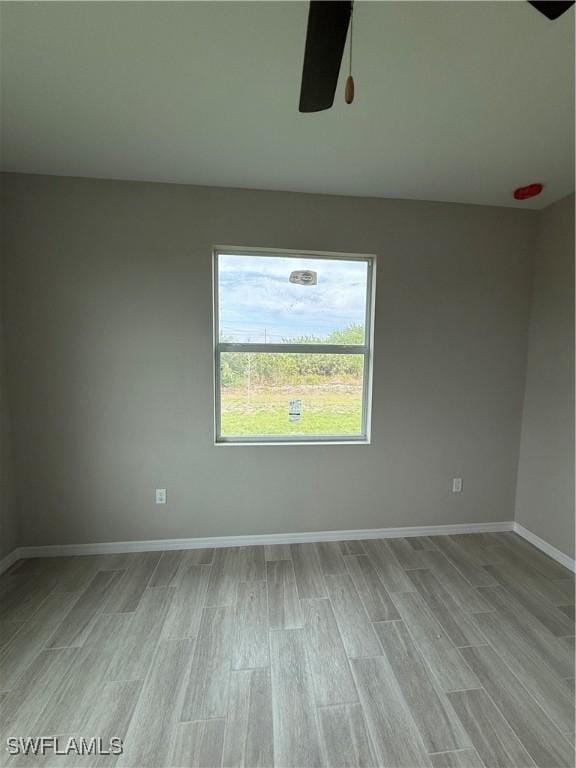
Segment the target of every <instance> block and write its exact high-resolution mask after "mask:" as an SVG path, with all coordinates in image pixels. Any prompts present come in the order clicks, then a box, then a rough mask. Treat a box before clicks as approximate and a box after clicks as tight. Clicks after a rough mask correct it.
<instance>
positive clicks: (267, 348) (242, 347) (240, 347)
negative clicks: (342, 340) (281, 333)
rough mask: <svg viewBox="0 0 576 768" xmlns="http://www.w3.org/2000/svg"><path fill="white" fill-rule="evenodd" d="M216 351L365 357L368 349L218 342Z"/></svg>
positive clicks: (329, 345) (326, 345) (350, 346)
mask: <svg viewBox="0 0 576 768" xmlns="http://www.w3.org/2000/svg"><path fill="white" fill-rule="evenodd" d="M216 351H217V352H219V353H222V352H268V353H269V354H292V355H294V354H315V355H367V354H368V352H369V348H368V346H367V345H361V344H249V343H246V344H243V343H242V344H234V343H230V342H222V341H221V342H219V343H218V344H217V345H216Z"/></svg>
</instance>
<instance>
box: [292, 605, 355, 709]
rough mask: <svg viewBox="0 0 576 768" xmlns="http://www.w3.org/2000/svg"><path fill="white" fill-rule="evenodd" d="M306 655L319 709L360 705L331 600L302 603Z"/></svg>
mask: <svg viewBox="0 0 576 768" xmlns="http://www.w3.org/2000/svg"><path fill="white" fill-rule="evenodd" d="M302 607H303V611H304V619H305V630H306V652H307V654H308V660H309V663H310V671H311V675H312V680H313V685H314V694H315V700H316V704H317V706H320V707H322V706H326V705H328V704H342V703H345V702H353V701H358V694H357V693H356V686H355V685H354V680H353V679H352V673H351V671H350V666H349V664H348V658H347V657H346V652H345V651H344V646H343V644H342V639H341V637H340V632H339V631H338V626H337V624H336V619H335V618H334V614H333V611H332V606H331V604H330V600H327V599H325V598H319V599H310V600H303V601H302Z"/></svg>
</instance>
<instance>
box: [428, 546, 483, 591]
mask: <svg viewBox="0 0 576 768" xmlns="http://www.w3.org/2000/svg"><path fill="white" fill-rule="evenodd" d="M432 540H433V542H434V544H435V545H436V546H437V547H438V549H439V550H440V551H441V552H442V553H443V554H444V555H446V557H447V558H448V560H450V561H451V562H452V564H453V565H454V566H455V568H457V569H458V570H459V571H460V573H461V574H462V576H464V578H465V579H467V580H468V581H469V582H470V584H472V586H473V587H494V586H496V582H495V580H494V577H493V576H491V575H490V573H489V572H487V571H486V570H485V569H484V567H483V564H482V562H479V561H478V560H476V558H475V557H473V555H471V554H470V553H469V552H467V551H466V550H465V549H463V547H461V546H460V544H458V543H457V542H456V541H454V539H453V538H452V536H435V537H434V538H433V539H432Z"/></svg>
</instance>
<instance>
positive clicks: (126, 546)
mask: <svg viewBox="0 0 576 768" xmlns="http://www.w3.org/2000/svg"><path fill="white" fill-rule="evenodd" d="M513 527H514V524H513V523H512V522H511V521H506V522H501V523H457V524H454V525H424V526H408V527H403V528H361V529H359V530H345V531H313V532H305V533H264V534H255V535H253V536H210V537H208V538H202V539H153V540H149V541H109V542H98V543H95V544H51V545H48V546H42V547H35V546H28V547H20V548H19V549H18V550H15V552H13V553H12V554H11V555H9V557H12V556H14V557H13V559H12V560H11V561H10V562H9V564H8V565H7V566H6V567H9V566H10V565H11V564H12V562H14V560H17V559H18V558H28V557H61V556H65V555H68V556H70V555H111V554H121V553H124V552H156V551H158V550H168V549H204V548H206V549H209V548H212V547H246V546H252V545H254V544H301V543H308V542H314V541H350V540H353V539H394V538H404V537H409V536H448V535H450V534H456V533H497V532H501V531H512V530H513ZM15 553H16V554H15ZM4 559H5V560H7V558H4ZM3 564H4V561H2V563H1V564H0V568H1V567H2V565H3Z"/></svg>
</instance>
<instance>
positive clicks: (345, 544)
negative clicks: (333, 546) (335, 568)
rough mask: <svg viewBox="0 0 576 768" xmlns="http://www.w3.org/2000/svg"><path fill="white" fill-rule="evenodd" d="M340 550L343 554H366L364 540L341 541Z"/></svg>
mask: <svg viewBox="0 0 576 768" xmlns="http://www.w3.org/2000/svg"><path fill="white" fill-rule="evenodd" d="M340 551H341V552H342V554H343V555H365V554H366V550H365V549H364V542H363V541H341V542H340Z"/></svg>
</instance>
